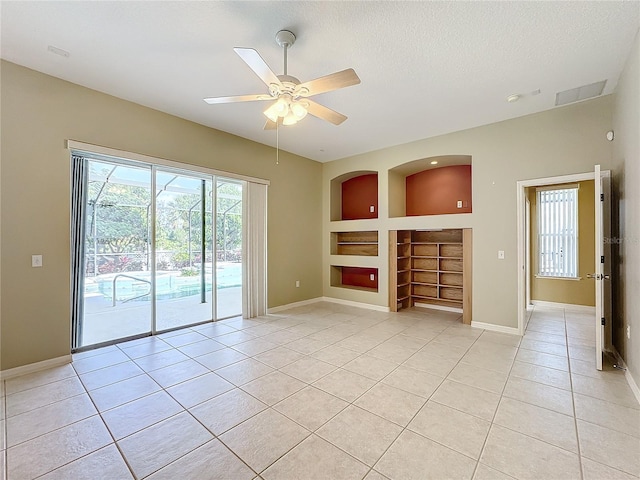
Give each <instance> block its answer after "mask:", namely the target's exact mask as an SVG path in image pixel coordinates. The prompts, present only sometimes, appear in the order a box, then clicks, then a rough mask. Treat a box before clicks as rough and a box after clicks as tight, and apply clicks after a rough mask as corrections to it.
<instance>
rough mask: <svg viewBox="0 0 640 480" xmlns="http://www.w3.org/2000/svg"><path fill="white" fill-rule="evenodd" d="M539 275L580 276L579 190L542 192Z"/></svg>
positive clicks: (539, 200) (541, 190) (538, 201)
mask: <svg viewBox="0 0 640 480" xmlns="http://www.w3.org/2000/svg"><path fill="white" fill-rule="evenodd" d="M537 204H538V275H539V276H542V277H560V278H576V277H577V276H578V187H577V186H575V187H571V188H559V189H538V191H537Z"/></svg>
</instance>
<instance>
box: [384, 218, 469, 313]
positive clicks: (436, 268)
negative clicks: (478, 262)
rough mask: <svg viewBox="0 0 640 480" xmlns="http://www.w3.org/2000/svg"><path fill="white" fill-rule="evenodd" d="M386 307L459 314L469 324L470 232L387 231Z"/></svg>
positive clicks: (464, 230)
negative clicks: (436, 309)
mask: <svg viewBox="0 0 640 480" xmlns="http://www.w3.org/2000/svg"><path fill="white" fill-rule="evenodd" d="M389 249H390V252H389V264H390V265H389V278H390V283H391V284H390V287H389V296H390V298H389V306H390V308H391V310H392V311H398V310H400V309H403V308H408V307H412V306H414V305H423V304H424V305H428V306H436V307H440V308H442V307H444V308H446V309H454V310H455V311H461V312H462V314H463V322H464V323H467V324H470V323H471V229H448V230H392V231H390V232H389Z"/></svg>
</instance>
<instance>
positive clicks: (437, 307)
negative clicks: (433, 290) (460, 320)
mask: <svg viewBox="0 0 640 480" xmlns="http://www.w3.org/2000/svg"><path fill="white" fill-rule="evenodd" d="M413 306H414V307H420V308H430V309H432V310H440V311H443V312H453V313H462V309H461V308H456V307H447V306H445V305H433V304H431V303H420V302H415V303H414V304H413Z"/></svg>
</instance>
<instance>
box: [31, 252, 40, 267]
mask: <svg viewBox="0 0 640 480" xmlns="http://www.w3.org/2000/svg"><path fill="white" fill-rule="evenodd" d="M31 266H32V267H34V268H35V267H41V266H42V255H31Z"/></svg>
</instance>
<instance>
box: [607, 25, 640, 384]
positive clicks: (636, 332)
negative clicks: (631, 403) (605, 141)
mask: <svg viewBox="0 0 640 480" xmlns="http://www.w3.org/2000/svg"><path fill="white" fill-rule="evenodd" d="M613 128H614V130H615V140H614V141H613V191H614V202H613V215H612V216H613V219H612V220H613V221H612V224H613V235H615V237H616V238H617V239H619V241H620V243H619V244H618V243H614V244H613V245H612V247H613V249H614V252H615V253H618V254H619V265H617V266H614V271H613V272H612V273H613V276H614V281H615V283H614V285H616V287H617V288H616V290H617V294H616V296H615V297H614V301H613V304H614V323H613V330H614V331H613V337H614V340H613V341H614V345H615V346H616V348H617V349H618V351H619V352H620V353H621V354H622V355H623V358H624V360H625V362H626V364H627V367H628V368H629V373H631V375H632V377H633V378H634V380H635V382H636V385H638V386H640V295H638V292H640V187H639V186H640V135H639V134H638V132H640V31H639V32H638V34H636V39H635V43H634V45H633V48H632V50H631V54H630V55H629V59H628V60H627V64H626V66H625V69H624V71H623V72H622V75H621V76H620V80H619V82H618V86H617V87H616V94H615V99H614V103H613ZM614 258H615V255H614ZM627 326H630V327H631V338H629V339H628V338H627V335H626V330H627Z"/></svg>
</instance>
